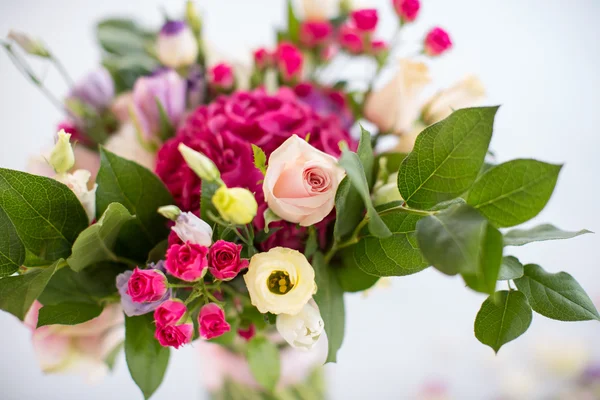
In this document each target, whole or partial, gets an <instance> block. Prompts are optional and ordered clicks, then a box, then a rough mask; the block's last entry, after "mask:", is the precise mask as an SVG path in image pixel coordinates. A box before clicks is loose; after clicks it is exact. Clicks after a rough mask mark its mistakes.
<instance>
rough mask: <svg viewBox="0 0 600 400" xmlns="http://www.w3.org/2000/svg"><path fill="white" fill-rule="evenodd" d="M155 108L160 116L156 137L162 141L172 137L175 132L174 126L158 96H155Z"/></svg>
mask: <svg viewBox="0 0 600 400" xmlns="http://www.w3.org/2000/svg"><path fill="white" fill-rule="evenodd" d="M156 108H157V109H158V115H159V117H160V129H159V131H158V137H159V138H160V139H161V140H162V141H163V142H164V141H167V140H169V139H170V138H172V137H173V135H174V134H175V127H174V126H173V124H172V123H171V119H170V118H169V115H168V114H167V111H166V110H165V107H164V106H163V104H162V103H161V102H160V100H159V99H158V97H157V98H156Z"/></svg>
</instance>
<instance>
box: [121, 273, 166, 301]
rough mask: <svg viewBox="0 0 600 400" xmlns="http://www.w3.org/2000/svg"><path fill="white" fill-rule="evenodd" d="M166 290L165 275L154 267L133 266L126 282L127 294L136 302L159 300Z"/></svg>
mask: <svg viewBox="0 0 600 400" xmlns="http://www.w3.org/2000/svg"><path fill="white" fill-rule="evenodd" d="M166 292H167V277H166V276H165V275H164V274H163V273H162V272H160V271H158V270H156V269H147V270H142V269H139V268H137V267H136V268H135V269H134V270H133V274H132V275H131V277H130V278H129V281H128V282H127V294H128V295H129V296H131V299H132V300H133V301H134V302H136V303H147V302H154V301H157V300H159V299H160V298H161V297H163V296H164V294H165V293H166Z"/></svg>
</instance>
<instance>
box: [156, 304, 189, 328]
mask: <svg viewBox="0 0 600 400" xmlns="http://www.w3.org/2000/svg"><path fill="white" fill-rule="evenodd" d="M186 312H187V307H186V306H185V304H183V302H182V301H181V300H177V299H170V300H167V301H165V302H164V303H162V304H161V305H160V306H158V307H157V308H156V310H154V322H156V326H164V325H176V324H177V323H178V322H179V320H180V319H181V318H182V317H183V316H184V315H185V313H186Z"/></svg>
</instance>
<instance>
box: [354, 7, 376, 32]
mask: <svg viewBox="0 0 600 400" xmlns="http://www.w3.org/2000/svg"><path fill="white" fill-rule="evenodd" d="M350 18H351V19H352V22H353V23H354V26H355V27H356V28H357V29H358V30H359V31H361V32H366V33H372V32H373V31H375V28H376V27H377V21H378V20H379V17H378V16H377V10H376V9H375V8H365V9H362V10H356V11H352V13H350Z"/></svg>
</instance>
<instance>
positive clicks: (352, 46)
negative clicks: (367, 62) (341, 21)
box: [339, 25, 365, 54]
mask: <svg viewBox="0 0 600 400" xmlns="http://www.w3.org/2000/svg"><path fill="white" fill-rule="evenodd" d="M339 42H340V45H341V46H342V48H343V49H344V50H346V51H347V52H348V53H351V54H360V53H362V52H363V51H364V48H365V46H364V43H363V37H362V35H361V32H360V31H359V30H358V29H356V28H355V27H353V26H351V25H344V26H342V28H341V29H340V35H339Z"/></svg>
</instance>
